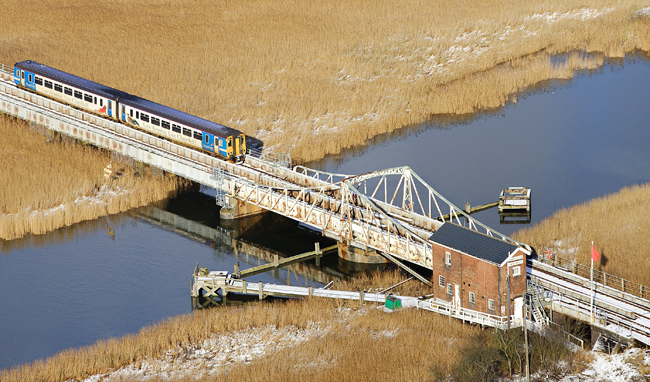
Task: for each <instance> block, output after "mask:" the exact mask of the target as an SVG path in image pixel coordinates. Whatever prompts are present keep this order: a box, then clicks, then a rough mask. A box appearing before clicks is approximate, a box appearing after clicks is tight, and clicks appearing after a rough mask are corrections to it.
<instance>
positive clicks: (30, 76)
mask: <svg viewBox="0 0 650 382" xmlns="http://www.w3.org/2000/svg"><path fill="white" fill-rule="evenodd" d="M27 82H32V75H31V74H30V75H29V76H28V77H27Z"/></svg>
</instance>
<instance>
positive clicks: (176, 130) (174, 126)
mask: <svg viewBox="0 0 650 382" xmlns="http://www.w3.org/2000/svg"><path fill="white" fill-rule="evenodd" d="M172 131H173V132H175V133H180V132H181V127H180V126H178V125H177V124H175V123H174V124H172Z"/></svg>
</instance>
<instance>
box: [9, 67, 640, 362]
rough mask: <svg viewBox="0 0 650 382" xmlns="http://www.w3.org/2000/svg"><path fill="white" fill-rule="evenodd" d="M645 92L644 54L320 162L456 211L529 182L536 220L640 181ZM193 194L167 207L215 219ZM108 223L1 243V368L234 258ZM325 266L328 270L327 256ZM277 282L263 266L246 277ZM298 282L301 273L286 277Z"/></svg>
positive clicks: (298, 235)
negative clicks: (386, 180)
mask: <svg viewBox="0 0 650 382" xmlns="http://www.w3.org/2000/svg"><path fill="white" fill-rule="evenodd" d="M648 89H650V66H648V64H647V63H646V62H643V61H638V62H626V63H625V64H624V65H615V66H608V67H606V68H605V69H604V70H603V71H602V73H599V74H597V75H593V76H580V77H578V78H576V79H575V80H573V81H571V82H570V84H569V85H568V86H559V87H555V88H552V89H547V90H546V91H543V92H537V93H533V94H531V95H528V96H527V97H525V98H520V99H519V102H518V103H517V105H516V106H509V107H507V108H505V109H504V110H500V111H499V112H498V113H495V114H492V115H486V116H482V117H479V118H476V119H475V120H473V121H471V122H469V123H463V124H460V125H452V126H447V127H445V128H440V127H439V125H437V124H436V123H435V122H432V123H431V124H429V126H419V127H415V128H412V129H408V132H406V133H401V134H399V135H397V136H394V137H391V138H390V139H386V143H379V144H373V145H370V146H369V147H367V148H365V149H363V150H361V151H357V152H350V153H347V154H344V156H343V159H341V158H329V159H327V160H325V161H323V162H321V163H320V164H319V167H320V168H324V169H327V170H330V171H334V172H340V173H349V174H358V173H362V172H368V171H374V170H379V169H384V168H390V167H397V166H403V165H407V166H410V167H411V168H413V169H414V170H415V171H416V172H417V173H418V174H419V175H420V176H421V177H422V178H424V179H425V180H426V181H427V182H428V183H429V184H430V185H431V186H432V187H433V188H435V189H436V190H438V191H439V192H441V193H442V194H443V195H445V196H446V197H447V198H448V199H449V200H451V201H452V202H454V203H455V204H457V205H458V206H461V207H462V206H463V205H464V204H465V202H469V203H471V204H472V205H478V204H483V203H488V202H491V201H496V199H497V198H498V194H499V191H500V190H501V189H502V188H505V187H508V186H527V187H531V188H532V190H533V213H532V219H533V222H537V221H539V220H541V219H543V218H545V217H547V216H549V215H551V214H552V213H553V212H554V211H557V210H558V209H560V208H562V207H567V206H572V205H575V204H578V203H581V202H584V201H587V200H589V199H592V198H594V197H597V196H602V195H605V194H607V193H611V192H615V191H618V190H619V189H621V188H622V187H624V186H629V185H632V184H638V183H645V182H647V181H648V180H649V179H650V150H648V146H649V145H648V143H649V142H650V128H648V121H650V107H649V106H650V105H649V103H650V101H649V99H650V98H649V97H648V92H649V91H648ZM380 139H381V138H380ZM200 195H201V194H194V195H193V196H190V197H189V198H190V199H189V200H188V198H187V197H186V198H180V199H178V200H175V201H173V202H172V203H171V205H170V206H169V207H168V209H169V210H170V211H172V212H176V213H179V214H182V215H184V216H186V217H190V218H193V219H195V220H198V221H200V222H203V223H205V224H207V225H209V226H211V227H218V225H219V223H218V211H217V209H216V208H214V207H212V205H213V203H214V201H213V200H209V199H206V198H204V197H202V196H200ZM188 203H195V204H198V205H199V206H198V207H189V204H188ZM476 217H477V219H479V220H480V221H482V222H484V223H485V224H487V225H488V226H491V227H493V228H495V229H497V230H498V231H501V232H503V233H510V232H512V231H513V230H514V229H516V228H520V227H521V226H517V225H499V219H498V214H497V212H496V210H489V211H485V212H482V213H480V214H477V215H476ZM109 223H110V225H111V226H112V227H113V228H114V229H115V232H116V237H115V240H112V239H110V238H109V237H108V235H107V234H106V231H105V229H106V222H105V221H104V220H98V221H95V222H90V223H82V224H79V225H76V226H74V227H71V228H68V229H65V230H59V231H57V232H56V233H54V234H52V235H48V236H45V237H44V238H42V237H41V238H36V239H32V241H29V240H22V241H14V242H0V244H2V246H1V248H2V249H3V254H2V255H1V256H0V368H8V367H11V366H14V365H18V364H21V363H24V362H30V361H33V360H35V359H38V358H43V357H48V356H51V355H53V354H54V353H56V352H58V351H60V350H62V349H66V348H69V347H76V346H82V345H87V344H92V343H94V342H95V341H97V340H99V339H104V338H109V337H113V336H121V335H124V334H126V333H134V332H137V331H138V330H139V329H140V328H142V327H143V326H145V325H148V324H151V323H155V322H159V321H161V320H163V319H165V318H167V317H170V316H174V315H178V314H183V313H187V312H189V311H190V309H191V308H190V297H189V293H190V275H191V272H192V270H193V269H194V266H195V265H196V263H197V262H199V263H200V264H201V265H202V266H207V267H208V268H210V269H223V270H232V269H233V264H234V263H235V262H237V261H242V262H244V259H241V258H240V259H238V258H237V257H236V256H235V255H234V250H233V249H232V247H229V246H228V245H225V244H223V243H220V244H218V245H215V244H214V243H213V244H212V245H211V244H210V243H209V242H207V243H206V242H205V241H202V240H197V239H195V238H189V237H186V236H184V235H180V234H178V233H176V232H174V231H173V228H171V227H164V226H160V225H156V224H151V223H148V222H145V221H143V220H141V219H140V218H139V217H138V216H137V215H133V214H123V215H120V216H117V217H111V218H110V221H109ZM244 236H245V237H246V239H247V240H248V241H250V242H253V243H257V245H259V246H261V247H270V248H273V249H276V250H278V251H280V252H283V253H285V254H296V253H300V252H303V251H307V250H311V248H313V243H314V241H316V240H323V239H322V237H320V236H318V235H317V234H313V233H310V232H307V231H305V230H304V229H300V228H299V227H298V226H297V225H296V224H293V223H290V222H287V221H285V220H282V219H278V218H267V219H266V220H264V221H263V222H261V223H260V224H257V225H256V227H254V228H253V229H252V230H251V231H248V232H247V233H246V234H245V235H244ZM30 243H31V244H30ZM326 244H327V243H324V244H323V245H326ZM251 265H254V264H251ZM251 265H244V264H243V265H242V266H243V267H248V266H251ZM329 269H330V270H331V271H332V272H333V273H335V272H336V270H335V269H336V263H334V264H330V268H329ZM287 277H291V275H289V276H287V275H286V274H277V275H276V274H273V273H269V274H264V275H259V276H256V279H255V280H254V281H257V280H263V281H272V282H284V281H286V278H287ZM298 281H300V282H303V283H304V282H305V280H296V279H294V281H293V282H294V283H297V282H298Z"/></svg>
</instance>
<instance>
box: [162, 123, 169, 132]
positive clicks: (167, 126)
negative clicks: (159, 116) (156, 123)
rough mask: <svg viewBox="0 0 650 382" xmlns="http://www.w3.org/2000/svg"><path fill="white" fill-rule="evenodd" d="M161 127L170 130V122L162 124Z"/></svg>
mask: <svg viewBox="0 0 650 382" xmlns="http://www.w3.org/2000/svg"><path fill="white" fill-rule="evenodd" d="M161 125H162V127H163V129H167V130H169V122H167V121H162V122H161Z"/></svg>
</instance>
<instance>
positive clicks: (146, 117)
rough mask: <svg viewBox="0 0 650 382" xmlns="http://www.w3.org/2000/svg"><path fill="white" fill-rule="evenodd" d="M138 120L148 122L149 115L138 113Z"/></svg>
mask: <svg viewBox="0 0 650 382" xmlns="http://www.w3.org/2000/svg"><path fill="white" fill-rule="evenodd" d="M140 119H141V120H142V121H144V122H149V115H148V114H145V113H140Z"/></svg>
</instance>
